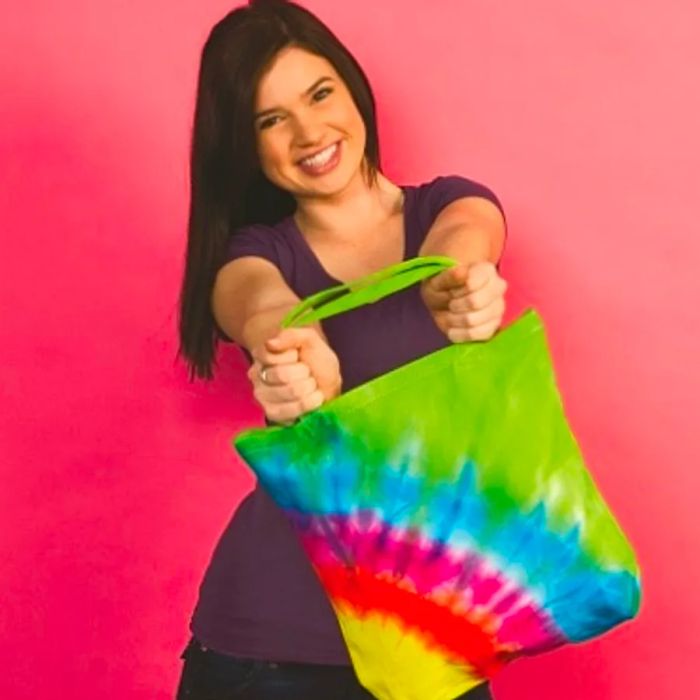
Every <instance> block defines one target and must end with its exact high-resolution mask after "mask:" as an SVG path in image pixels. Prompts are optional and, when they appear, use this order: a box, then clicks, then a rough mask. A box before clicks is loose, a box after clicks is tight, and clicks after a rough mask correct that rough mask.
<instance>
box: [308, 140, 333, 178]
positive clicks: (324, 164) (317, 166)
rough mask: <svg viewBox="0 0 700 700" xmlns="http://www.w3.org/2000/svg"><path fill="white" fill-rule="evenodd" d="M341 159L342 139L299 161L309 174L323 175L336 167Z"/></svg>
mask: <svg viewBox="0 0 700 700" xmlns="http://www.w3.org/2000/svg"><path fill="white" fill-rule="evenodd" d="M339 160H340V141H337V142H336V143H334V144H331V145H330V146H328V147H327V148H324V149H323V150H322V151H319V152H318V153H315V154H314V155H313V156H310V157H308V158H304V159H303V160H300V161H299V167H300V168H301V169H302V170H303V171H304V172H305V173H307V174H309V175H321V174H324V173H326V172H328V171H329V170H331V169H332V168H334V167H335V166H336V165H337V163H338V161H339Z"/></svg>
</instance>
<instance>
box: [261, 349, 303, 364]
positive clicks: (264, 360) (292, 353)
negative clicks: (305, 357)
mask: <svg viewBox="0 0 700 700" xmlns="http://www.w3.org/2000/svg"><path fill="white" fill-rule="evenodd" d="M253 357H254V358H255V360H257V362H259V363H260V365H261V366H262V367H269V366H270V365H291V364H294V363H295V362H299V351H298V350H296V349H290V350H284V351H282V352H275V351H273V350H268V349H267V348H266V347H265V346H264V345H262V346H260V347H258V348H256V350H255V352H254V353H253Z"/></svg>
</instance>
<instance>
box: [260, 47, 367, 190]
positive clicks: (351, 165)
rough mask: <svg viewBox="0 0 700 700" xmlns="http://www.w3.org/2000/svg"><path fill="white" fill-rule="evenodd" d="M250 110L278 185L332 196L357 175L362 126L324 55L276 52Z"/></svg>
mask: <svg viewBox="0 0 700 700" xmlns="http://www.w3.org/2000/svg"><path fill="white" fill-rule="evenodd" d="M254 113H255V133H256V140H257V149H258V156H259V159H260V164H261V167H262V170H263V172H264V173H265V176H266V177H267V178H268V180H270V182H272V183H274V184H275V185H277V186H278V187H280V188H282V189H284V190H287V191H288V192H291V193H292V195H295V196H296V197H308V196H318V195H332V194H335V193H337V192H340V191H341V190H343V189H344V188H345V187H346V186H347V185H348V184H349V183H350V182H351V181H352V180H353V179H354V178H355V177H357V176H359V175H361V169H360V166H361V164H362V161H363V159H364V152H365V143H366V138H367V134H366V129H365V125H364V122H363V121H362V117H361V115H360V113H359V112H358V110H357V107H356V106H355V103H354V101H353V99H352V96H351V95H350V92H349V90H348V89H347V87H346V85H345V83H344V82H343V81H342V80H341V78H340V76H339V75H338V74H337V73H336V71H335V69H334V68H333V66H332V65H331V64H330V63H329V62H328V61H327V60H326V59H325V58H322V57H321V56H317V55H316V54H312V53H309V52H308V51H305V50H304V49H300V48H297V47H288V48H286V49H283V50H282V51H280V53H279V54H277V56H276V58H275V60H274V62H273V63H272V65H271V66H270V68H269V69H268V71H267V72H266V73H265V74H264V75H263V76H262V78H261V79H260V82H259V84H258V88H257V92H256V94H255V109H254ZM310 156H314V158H313V159H312V160H310V161H309V160H308V158H309V157H310Z"/></svg>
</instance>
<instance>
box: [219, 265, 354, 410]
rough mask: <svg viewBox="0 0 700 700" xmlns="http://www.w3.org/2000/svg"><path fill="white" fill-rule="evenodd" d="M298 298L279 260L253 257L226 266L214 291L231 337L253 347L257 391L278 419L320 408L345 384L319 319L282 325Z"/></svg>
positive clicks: (222, 325) (265, 407)
mask: <svg viewBox="0 0 700 700" xmlns="http://www.w3.org/2000/svg"><path fill="white" fill-rule="evenodd" d="M297 303H299V297H298V296H297V295H296V294H295V293H294V292H293V291H292V290H291V289H290V287H289V286H288V285H287V283H286V282H285V281H284V278H283V277H282V275H281V274H280V272H279V270H278V269H277V268H276V267H275V265H273V264H272V263H271V262H269V261H267V260H264V259H262V258H258V257H254V256H246V257H241V258H237V259H236V260H233V261H231V262H229V263H227V264H226V265H224V266H223V267H222V268H221V270H220V271H219V273H218V275H217V278H216V281H215V284H214V290H213V293H212V299H211V304H212V312H213V314H214V318H215V319H216V322H217V323H218V325H219V327H220V328H221V329H222V330H223V331H224V332H225V333H226V335H228V337H229V338H231V339H232V340H233V341H235V342H236V343H238V344H239V345H242V346H243V347H245V348H247V349H248V350H249V351H250V353H251V355H252V356H253V360H254V361H253V364H252V365H251V367H250V369H249V371H248V378H249V379H250V381H251V382H252V384H253V393H254V395H255V398H256V400H257V401H258V403H260V405H261V406H262V407H263V410H264V411H265V415H266V416H267V417H268V418H269V419H270V420H272V421H274V422H277V423H285V422H290V421H293V420H295V419H296V418H297V417H298V416H299V415H301V414H302V413H306V412H307V411H310V410H313V409H314V408H318V406H320V405H321V404H322V403H323V401H327V400H328V399H330V398H333V397H334V396H336V395H337V394H338V393H340V389H341V383H342V380H341V377H340V365H339V362H338V358H337V356H336V355H335V353H334V352H333V350H332V349H331V348H330V347H329V345H328V343H327V341H326V338H325V335H324V333H323V331H322V329H321V326H320V324H318V323H316V324H314V325H312V326H309V327H306V328H288V329H284V330H282V329H281V324H282V320H283V319H284V317H285V316H286V314H287V313H288V312H289V311H290V310H291V309H292V308H293V307H294V306H296V304H297ZM263 368H267V369H266V372H265V381H263V378H262V376H261V370H262V369H263Z"/></svg>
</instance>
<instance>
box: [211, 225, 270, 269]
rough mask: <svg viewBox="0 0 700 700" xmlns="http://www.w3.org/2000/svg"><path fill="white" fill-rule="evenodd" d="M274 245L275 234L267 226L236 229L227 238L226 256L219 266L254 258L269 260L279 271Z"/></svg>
mask: <svg viewBox="0 0 700 700" xmlns="http://www.w3.org/2000/svg"><path fill="white" fill-rule="evenodd" d="M275 243H276V241H275V232H274V230H273V229H271V228H269V227H267V226H260V225H255V226H244V227H242V228H239V229H236V230H235V231H234V232H233V233H232V234H231V235H230V236H229V240H228V244H227V246H226V254H225V256H224V259H223V261H222V263H221V264H222V266H223V265H225V264H226V263H229V262H231V261H232V260H236V259H238V258H244V257H247V256H254V257H257V258H264V259H265V260H269V261H270V262H271V263H272V264H273V265H274V266H275V267H277V268H278V269H279V267H280V259H279V251H278V249H277V246H276V245H275Z"/></svg>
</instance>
